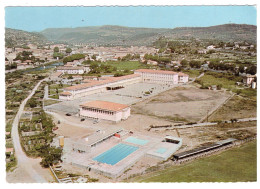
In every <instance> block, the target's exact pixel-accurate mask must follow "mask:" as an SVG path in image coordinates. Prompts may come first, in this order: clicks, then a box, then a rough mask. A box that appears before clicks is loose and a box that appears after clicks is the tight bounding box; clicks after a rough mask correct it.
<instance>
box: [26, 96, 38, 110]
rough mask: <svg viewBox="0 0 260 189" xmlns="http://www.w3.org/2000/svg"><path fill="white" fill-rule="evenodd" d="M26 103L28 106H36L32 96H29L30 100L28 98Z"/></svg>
mask: <svg viewBox="0 0 260 189" xmlns="http://www.w3.org/2000/svg"><path fill="white" fill-rule="evenodd" d="M28 104H29V106H30V108H35V107H36V106H37V102H36V100H35V99H34V98H31V99H30V100H28Z"/></svg>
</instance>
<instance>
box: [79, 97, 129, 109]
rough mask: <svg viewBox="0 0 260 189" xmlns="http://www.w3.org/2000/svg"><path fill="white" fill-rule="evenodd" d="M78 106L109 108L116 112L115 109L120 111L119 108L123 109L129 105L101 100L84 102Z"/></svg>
mask: <svg viewBox="0 0 260 189" xmlns="http://www.w3.org/2000/svg"><path fill="white" fill-rule="evenodd" d="M80 106H82V107H90V108H97V109H103V110H110V111H114V112H117V111H120V110H123V109H125V108H127V107H129V106H128V105H126V104H119V103H114V102H108V101H101V100H95V101H91V102H87V103H85V104H81V105H80Z"/></svg>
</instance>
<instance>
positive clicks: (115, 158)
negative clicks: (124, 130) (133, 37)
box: [93, 143, 138, 165]
mask: <svg viewBox="0 0 260 189" xmlns="http://www.w3.org/2000/svg"><path fill="white" fill-rule="evenodd" d="M137 149H138V147H136V146H131V145H127V144H123V143H120V144H118V145H116V146H114V147H113V148H111V149H109V150H107V151H105V152H104V153H102V154H100V155H98V156H97V157H95V158H94V159H93V160H95V161H98V162H101V163H106V164H110V165H115V164H116V163H118V162H119V161H121V160H122V159H124V158H125V157H127V156H128V155H130V154H131V153H133V152H134V151H136V150H137Z"/></svg>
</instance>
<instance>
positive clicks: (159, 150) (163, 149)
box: [156, 148, 167, 154]
mask: <svg viewBox="0 0 260 189" xmlns="http://www.w3.org/2000/svg"><path fill="white" fill-rule="evenodd" d="M166 151H167V149H166V148H158V149H157V150H156V152H157V153H159V154H163V153H164V152H166Z"/></svg>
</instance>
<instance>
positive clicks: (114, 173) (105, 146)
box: [62, 133, 162, 178]
mask: <svg viewBox="0 0 260 189" xmlns="http://www.w3.org/2000/svg"><path fill="white" fill-rule="evenodd" d="M129 136H131V135H127V136H125V137H123V138H122V139H118V138H116V137H113V138H111V139H109V140H108V141H105V142H103V143H101V144H99V145H98V146H96V147H94V148H93V150H91V152H90V153H78V152H75V151H71V150H67V151H66V152H65V153H64V155H63V157H62V159H63V161H64V163H70V164H72V165H74V166H79V167H81V168H85V169H88V170H89V169H91V171H94V172H96V173H100V174H102V175H104V176H107V177H111V178H116V177H119V176H120V175H121V174H123V173H124V171H125V170H127V169H129V168H130V167H131V166H133V165H134V164H135V163H136V162H137V161H138V160H140V159H141V158H142V157H144V156H145V155H146V153H147V151H149V150H152V148H154V146H155V145H157V144H159V143H160V142H161V141H162V138H161V137H158V138H157V137H150V136H143V135H141V134H136V133H135V135H134V136H133V137H136V138H138V139H142V140H148V143H147V144H145V145H138V144H130V143H127V142H124V140H125V139H126V138H128V137H129ZM119 143H123V144H127V145H132V146H136V147H138V149H137V150H136V151H134V152H133V153H131V154H130V155H128V156H127V157H125V158H123V159H122V160H121V161H119V162H118V163H116V164H115V165H109V164H106V163H100V162H98V161H95V160H93V158H95V157H96V156H98V155H100V154H102V153H104V152H106V151H107V150H109V149H111V148H112V147H114V146H116V145H118V144H119Z"/></svg>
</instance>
